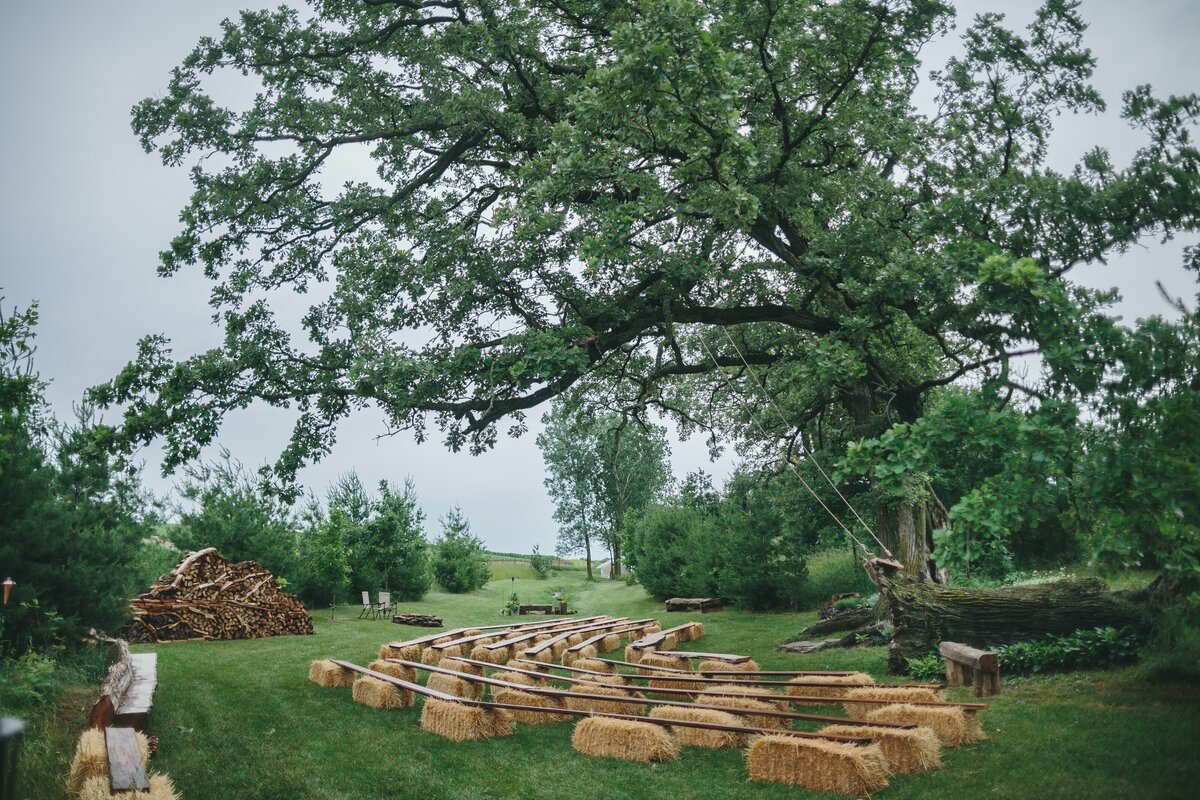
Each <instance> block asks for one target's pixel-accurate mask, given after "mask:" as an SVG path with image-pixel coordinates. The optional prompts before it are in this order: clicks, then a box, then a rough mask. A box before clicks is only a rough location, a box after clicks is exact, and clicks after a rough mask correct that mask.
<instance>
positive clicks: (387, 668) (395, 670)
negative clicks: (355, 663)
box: [367, 659, 417, 683]
mask: <svg viewBox="0 0 1200 800" xmlns="http://www.w3.org/2000/svg"><path fill="white" fill-rule="evenodd" d="M367 668H368V669H373V670H375V671H376V672H382V673H383V674H384V675H391V676H392V677H393V678H399V679H400V680H402V681H408V682H409V683H416V682H417V671H416V670H415V669H413V668H412V667H406V666H404V665H403V664H393V663H392V662H390V661H384V660H382V659H380V660H379V661H372V662H371V663H370V664H368V665H367Z"/></svg>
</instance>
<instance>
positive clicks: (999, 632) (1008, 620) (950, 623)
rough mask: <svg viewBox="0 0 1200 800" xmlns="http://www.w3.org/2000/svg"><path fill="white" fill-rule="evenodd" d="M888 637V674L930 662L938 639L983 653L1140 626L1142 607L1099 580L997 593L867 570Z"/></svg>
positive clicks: (1143, 618)
mask: <svg viewBox="0 0 1200 800" xmlns="http://www.w3.org/2000/svg"><path fill="white" fill-rule="evenodd" d="M872 571H873V573H874V575H875V577H876V582H877V583H878V585H879V590H880V594H881V596H882V598H883V600H884V602H885V603H886V604H887V608H888V610H889V612H890V615H891V619H892V624H893V626H894V629H895V631H894V634H893V636H892V643H891V646H890V648H889V653H888V669H889V670H890V671H891V672H894V673H898V672H903V670H904V667H905V663H906V662H907V661H908V659H910V658H920V657H922V656H926V655H929V654H930V653H931V652H933V651H934V650H936V649H937V646H938V643H939V642H941V641H943V640H950V641H955V642H962V643H963V644H967V645H970V646H972V647H981V648H985V647H989V646H991V645H997V644H1007V643H1010V642H1018V641H1023V640H1026V639H1038V638H1041V637H1044V636H1047V635H1051V634H1054V635H1060V636H1061V635H1065V634H1069V633H1074V632H1075V631H1078V630H1082V629H1084V628H1096V627H1105V626H1109V625H1111V626H1113V627H1122V626H1125V625H1134V626H1141V625H1143V624H1145V623H1146V622H1147V612H1146V610H1145V608H1143V607H1141V606H1139V605H1137V604H1135V603H1132V602H1130V601H1129V600H1128V599H1127V598H1126V597H1123V596H1121V595H1119V594H1115V593H1113V592H1111V591H1109V588H1108V586H1107V584H1105V583H1104V581H1102V580H1100V579H1098V578H1085V579H1080V580H1061V581H1053V582H1051V583H1043V584H1035V585H1031V586H1012V587H1006V588H1002V589H966V588H956V587H950V586H941V585H938V584H934V583H925V582H919V581H913V580H911V579H908V578H905V577H902V576H901V575H899V574H897V573H896V572H894V571H893V570H890V569H888V568H886V567H884V568H878V567H877V568H875V569H873V570H872Z"/></svg>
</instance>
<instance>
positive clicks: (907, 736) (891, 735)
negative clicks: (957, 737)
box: [821, 725, 942, 774]
mask: <svg viewBox="0 0 1200 800" xmlns="http://www.w3.org/2000/svg"><path fill="white" fill-rule="evenodd" d="M821 733H828V734H833V735H837V736H863V737H866V738H869V739H870V740H871V741H873V742H874V743H875V744H877V745H879V749H880V750H882V751H883V755H884V757H885V758H887V760H888V770H889V771H891V772H904V773H909V774H913V773H918V772H930V771H932V770H935V769H937V768H938V767H940V766H942V745H941V743H940V742H939V741H938V737H937V734H936V733H934V732H933V731H932V730H930V729H929V728H923V727H920V726H918V727H916V728H912V729H911V730H904V729H902V728H876V727H873V726H871V725H826V726H825V727H824V728H821Z"/></svg>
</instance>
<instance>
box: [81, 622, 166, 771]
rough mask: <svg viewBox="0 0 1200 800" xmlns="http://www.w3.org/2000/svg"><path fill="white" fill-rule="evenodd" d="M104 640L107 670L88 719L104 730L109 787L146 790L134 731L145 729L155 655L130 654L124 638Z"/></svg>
mask: <svg viewBox="0 0 1200 800" xmlns="http://www.w3.org/2000/svg"><path fill="white" fill-rule="evenodd" d="M107 641H108V642H109V643H110V644H111V645H112V651H111V653H110V656H109V658H110V663H109V667H108V672H107V674H106V675H105V677H104V683H103V684H101V686H100V697H99V698H98V699H97V700H96V702H95V703H94V704H93V705H92V710H91V713H90V714H89V715H88V721H89V723H90V724H91V726H92V727H93V728H99V729H100V730H102V731H104V746H105V749H106V750H107V755H108V771H109V783H110V787H111V790H112V791H113V792H126V791H133V790H138V791H146V790H148V789H149V788H150V783H149V780H148V779H147V777H146V765H145V763H144V762H143V761H142V754H141V751H140V750H139V749H138V744H137V736H136V735H135V733H134V731H135V730H138V731H144V730H145V729H146V718H147V717H148V716H149V714H150V707H151V706H152V705H153V703H154V689H155V688H156V687H157V686H158V654H157V653H136V654H134V653H130V652H129V647H128V645H126V644H125V641H124V640H122V639H109V640H107Z"/></svg>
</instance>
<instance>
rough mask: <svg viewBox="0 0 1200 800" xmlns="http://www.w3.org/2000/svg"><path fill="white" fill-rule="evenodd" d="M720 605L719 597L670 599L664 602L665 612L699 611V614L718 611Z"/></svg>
mask: <svg viewBox="0 0 1200 800" xmlns="http://www.w3.org/2000/svg"><path fill="white" fill-rule="evenodd" d="M721 605H722V604H721V598H719V597H672V598H671V599H669V600H667V601H666V608H667V611H699V612H700V613H701V614H703V613H705V612H708V611H719V610H720V608H721Z"/></svg>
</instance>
